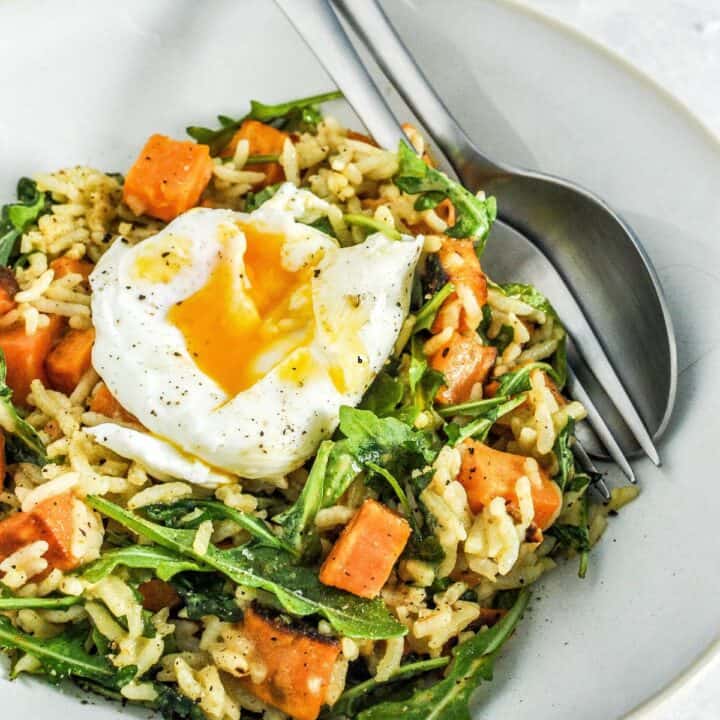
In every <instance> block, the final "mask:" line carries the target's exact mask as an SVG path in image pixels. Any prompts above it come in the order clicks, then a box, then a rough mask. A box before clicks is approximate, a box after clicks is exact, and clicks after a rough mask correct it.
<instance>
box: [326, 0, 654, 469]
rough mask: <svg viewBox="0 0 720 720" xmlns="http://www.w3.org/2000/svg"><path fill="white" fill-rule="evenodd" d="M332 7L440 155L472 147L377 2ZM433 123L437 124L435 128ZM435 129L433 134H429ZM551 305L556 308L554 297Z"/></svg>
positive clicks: (597, 368) (629, 411) (611, 391)
mask: <svg viewBox="0 0 720 720" xmlns="http://www.w3.org/2000/svg"><path fill="white" fill-rule="evenodd" d="M332 4H333V7H335V9H336V10H337V11H338V12H339V13H340V14H341V15H342V16H343V17H344V18H345V20H347V21H348V23H349V24H350V25H351V26H352V27H353V29H354V30H355V31H356V33H357V35H358V39H359V41H360V42H361V43H362V44H363V45H364V46H365V48H366V49H367V50H368V51H369V52H370V54H371V55H372V57H373V58H374V59H375V61H376V62H377V63H378V65H379V66H380V69H381V71H382V72H383V74H384V75H385V79H386V80H387V82H388V83H389V84H390V85H391V86H393V87H394V88H395V90H397V92H398V93H399V94H400V96H401V97H402V98H403V99H404V100H405V102H406V103H407V105H408V106H409V107H410V108H411V109H412V110H413V111H414V112H415V114H416V115H417V117H418V118H419V119H420V120H421V121H422V123H423V125H424V126H425V128H426V129H427V130H428V131H429V134H430V136H431V137H432V138H433V139H434V140H435V143H436V144H437V145H438V146H440V147H441V149H443V154H444V155H446V156H448V157H449V158H450V157H452V152H450V148H449V147H448V145H447V143H446V142H443V141H442V139H443V138H446V137H453V138H462V139H464V141H467V142H468V143H470V141H469V140H468V138H467V136H466V134H465V133H464V131H463V130H462V129H461V128H460V127H459V126H458V125H457V122H456V121H455V120H454V118H453V117H452V116H451V114H450V113H449V112H448V110H447V108H446V107H445V106H444V104H443V102H442V100H441V99H440V97H439V96H438V95H437V93H436V92H435V91H434V90H433V88H432V87H431V86H430V85H429V83H428V81H427V79H426V78H425V77H424V76H423V74H422V71H421V70H420V69H419V68H418V67H417V64H416V63H415V61H414V59H413V57H412V55H411V54H410V53H409V51H408V49H407V48H406V47H405V45H404V44H403V41H402V40H401V38H400V37H399V36H398V34H397V33H396V32H395V30H394V28H393V26H392V23H390V21H389V20H388V18H387V17H386V15H385V13H384V12H383V10H382V8H381V7H380V6H379V5H378V3H377V1H376V0H372V1H371V0H332ZM397 78H402V80H403V82H402V83H399V82H398V81H397ZM433 120H435V121H437V122H433ZM429 121H430V124H429ZM433 128H434V130H435V132H433ZM470 144H471V143H470ZM486 162H487V161H486ZM443 169H444V168H443ZM460 174H461V175H462V174H463V173H462V172H461V173H460ZM470 189H471V190H473V191H475V190H478V189H479V188H476V187H471V188H470ZM560 284H561V285H562V286H564V288H565V291H566V292H565V295H566V296H567V297H566V298H565V303H564V304H563V312H562V313H561V316H562V321H563V324H564V325H565V326H566V327H567V329H568V332H569V334H570V336H571V337H573V339H574V340H575V341H576V344H577V346H578V349H579V350H580V352H581V354H582V356H583V358H584V360H585V362H586V364H587V365H588V367H589V368H590V369H591V370H592V371H593V373H594V374H595V377H597V379H598V380H599V381H600V383H601V384H602V385H603V387H604V389H605V392H606V393H607V395H608V397H609V398H610V399H611V400H612V402H613V404H614V405H615V407H616V408H617V409H618V412H619V413H620V415H621V416H622V418H623V420H624V421H625V423H626V424H627V426H628V428H630V430H631V431H632V434H633V435H634V436H635V439H636V440H637V442H638V444H639V445H640V447H641V448H642V449H643V451H644V452H645V453H646V454H647V456H648V457H649V458H650V459H651V460H652V461H653V462H654V463H655V464H656V465H660V457H659V455H658V452H657V450H656V448H655V445H654V443H653V439H652V437H651V435H650V433H649V432H648V430H647V428H646V427H645V424H644V422H643V420H642V418H641V417H640V415H639V413H638V412H637V410H636V409H635V406H634V404H633V402H632V400H631V399H630V396H629V395H628V394H627V391H626V390H625V388H624V387H623V384H622V382H621V381H620V378H619V377H618V375H617V373H616V372H615V369H614V368H613V366H612V364H611V363H610V361H609V360H608V358H607V355H606V353H605V351H604V349H603V347H602V344H601V343H600V341H599V340H598V338H597V336H596V335H595V333H594V331H593V330H592V327H591V325H590V324H589V323H588V321H587V319H586V318H585V315H584V313H583V311H582V309H581V306H580V305H579V304H578V302H577V300H576V299H575V297H574V295H573V293H572V292H571V291H570V290H569V289H568V288H567V286H566V284H565V281H564V280H561V282H560ZM551 297H552V295H551ZM553 302H556V301H555V298H554V297H553Z"/></svg>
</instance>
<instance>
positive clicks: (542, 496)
mask: <svg viewBox="0 0 720 720" xmlns="http://www.w3.org/2000/svg"><path fill="white" fill-rule="evenodd" d="M460 449H461V452H462V465H461V468H460V475H459V477H458V480H459V481H460V483H461V484H462V486H463V487H464V488H465V491H466V492H467V496H468V503H469V505H470V509H471V510H472V511H473V512H474V513H479V512H481V511H482V509H483V508H484V507H485V506H486V505H488V504H490V502H492V500H493V499H494V498H496V497H503V498H505V499H506V500H507V501H508V502H509V503H510V504H511V505H513V506H514V507H516V508H517V506H518V498H517V494H516V493H515V484H516V483H517V480H518V478H520V477H521V476H523V475H527V472H526V470H525V462H526V461H527V459H528V458H526V457H525V456H523V455H515V454H513V453H508V452H502V451H500V450H493V448H491V447H488V446H487V445H485V443H481V442H478V441H477V440H472V439H470V438H468V439H467V440H465V441H464V442H463V443H462V445H461V446H460ZM539 474H540V482H537V481H533V478H532V477H530V478H529V479H530V492H531V494H532V499H533V505H534V506H535V519H534V523H535V524H536V525H537V526H538V527H539V528H540V529H541V530H546V529H547V528H549V527H550V526H551V525H552V524H553V523H554V522H555V520H557V516H558V515H559V514H560V510H561V508H562V492H561V491H560V488H559V487H558V485H557V483H556V482H554V481H553V480H552V479H551V478H550V477H549V476H548V474H547V473H546V472H545V470H543V469H542V468H539Z"/></svg>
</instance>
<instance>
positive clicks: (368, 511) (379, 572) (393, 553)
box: [320, 499, 410, 598]
mask: <svg viewBox="0 0 720 720" xmlns="http://www.w3.org/2000/svg"><path fill="white" fill-rule="evenodd" d="M409 537H410V525H409V524H408V522H407V520H405V519H403V518H401V517H400V516H399V515H397V514H396V513H394V512H393V511H392V510H390V509H389V508H387V507H385V505H382V504H381V503H379V502H377V501H376V500H372V499H368V500H366V501H365V502H364V503H363V504H362V506H361V507H360V510H358V512H357V513H356V514H355V517H353V519H352V520H351V521H350V522H349V523H348V525H347V527H346V528H345V529H344V530H343V532H342V534H341V535H340V537H339V538H338V540H337V542H336V543H335V545H334V546H333V548H332V550H331V551H330V554H329V555H328V556H327V558H326V559H325V562H324V563H323V565H322V567H321V568H320V582H322V583H324V584H325V585H331V586H333V587H336V588H340V589H341V590H346V591H347V592H350V593H353V594H354V595H359V596H360V597H364V598H374V597H376V596H377V595H378V593H379V592H380V590H382V588H383V585H385V583H386V582H387V579H388V577H390V572H391V571H392V569H393V565H395V563H396V562H397V559H398V558H399V557H400V554H401V553H402V551H403V550H404V549H405V545H406V544H407V541H408V538H409Z"/></svg>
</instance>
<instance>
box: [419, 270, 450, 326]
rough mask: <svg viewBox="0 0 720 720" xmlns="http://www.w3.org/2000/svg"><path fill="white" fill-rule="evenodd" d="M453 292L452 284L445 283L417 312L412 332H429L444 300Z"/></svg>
mask: <svg viewBox="0 0 720 720" xmlns="http://www.w3.org/2000/svg"><path fill="white" fill-rule="evenodd" d="M454 292H455V286H454V285H453V284H452V283H450V282H449V283H445V285H443V286H442V287H441V288H440V289H439V290H438V291H437V292H436V293H435V294H434V295H433V296H432V297H431V298H430V299H429V300H428V301H427V302H426V303H425V304H424V305H423V306H422V307H421V308H420V310H419V311H418V314H417V316H416V317H415V325H413V332H414V333H416V332H420V330H429V329H430V328H431V327H432V324H433V323H434V322H435V316H436V315H437V314H438V310H440V308H441V307H442V304H443V303H444V302H445V300H446V299H447V298H448V297H449V296H450V295H452V294H453V293H454Z"/></svg>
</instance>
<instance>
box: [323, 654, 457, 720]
mask: <svg viewBox="0 0 720 720" xmlns="http://www.w3.org/2000/svg"><path fill="white" fill-rule="evenodd" d="M449 662H450V658H449V657H447V656H443V657H437V658H430V659H429V660H419V661H417V662H411V663H406V664H405V665H401V666H400V667H399V668H397V670H395V671H394V672H393V673H392V674H391V675H390V677H389V678H388V679H387V680H386V681H384V682H380V681H378V680H375V678H370V679H369V680H365V682H361V683H358V684H357V685H354V686H353V687H351V688H349V689H348V690H345V692H344V693H343V694H342V695H341V696H340V698H339V699H338V701H337V702H336V703H335V704H334V705H333V706H332V708H330V709H329V710H327V711H326V712H325V713H323V714H322V718H323V720H335V719H336V718H346V717H350V718H351V717H355V716H356V715H357V713H359V712H360V711H362V710H364V709H365V708H366V707H368V706H369V705H371V704H373V701H374V700H378V696H379V695H380V694H381V693H383V692H388V691H389V690H392V688H393V687H394V684H395V683H397V682H398V681H399V680H408V679H409V678H413V677H417V676H418V675H424V674H426V673H429V672H432V671H433V670H438V669H440V668H443V667H445V666H447V665H448V664H449Z"/></svg>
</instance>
